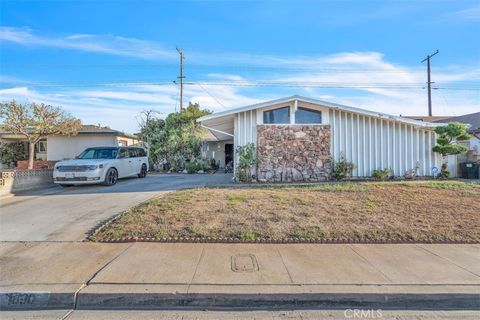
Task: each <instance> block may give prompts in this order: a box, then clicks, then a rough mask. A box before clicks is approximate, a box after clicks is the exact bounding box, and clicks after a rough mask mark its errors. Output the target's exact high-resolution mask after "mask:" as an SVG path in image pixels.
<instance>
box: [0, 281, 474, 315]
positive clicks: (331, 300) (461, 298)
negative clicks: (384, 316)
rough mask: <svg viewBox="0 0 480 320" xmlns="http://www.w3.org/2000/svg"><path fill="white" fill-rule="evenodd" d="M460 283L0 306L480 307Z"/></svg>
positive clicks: (100, 292)
mask: <svg viewBox="0 0 480 320" xmlns="http://www.w3.org/2000/svg"><path fill="white" fill-rule="evenodd" d="M312 287H313V288H312ZM455 287H456V288H451V286H448V285H447V286H436V285H427V286H420V285H413V286H412V285H408V286H395V285H392V286H388V285H387V286H382V285H381V286H378V285H352V286H345V285H331V286H321V285H320V286H308V285H305V286H302V285H286V286H275V285H260V286H259V285H252V286H244V285H232V286H227V287H225V286H221V285H190V286H189V285H161V284H158V285H151V284H150V285H149V284H136V285H135V284H115V285H112V284H92V285H88V286H86V287H84V288H83V289H81V290H80V291H79V292H62V293H49V292H33V291H25V292H2V293H0V302H1V304H0V310H2V311H3V310H11V311H15V310H17V311H18V310H48V309H75V310H125V309H128V310H145V309H209V310H212V309H222V308H236V309H269V310H270V309H286V308H313V309H346V308H368V309H403V310H407V309H416V310H429V309H435V310H480V293H479V291H478V286H468V285H466V286H455ZM282 291H283V292H282ZM8 295H10V297H13V298H10V299H14V300H15V301H14V302H16V303H15V304H7V302H8V300H6V299H7V298H8V297H7V296H8ZM10 302H12V301H10Z"/></svg>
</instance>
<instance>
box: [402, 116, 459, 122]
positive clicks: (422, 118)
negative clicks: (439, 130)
mask: <svg viewBox="0 0 480 320" xmlns="http://www.w3.org/2000/svg"><path fill="white" fill-rule="evenodd" d="M403 117H404V118H408V119H413V120H418V121H424V122H442V121H441V120H445V119H448V118H452V117H453V116H403Z"/></svg>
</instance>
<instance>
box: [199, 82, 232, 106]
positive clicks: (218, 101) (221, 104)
mask: <svg viewBox="0 0 480 320" xmlns="http://www.w3.org/2000/svg"><path fill="white" fill-rule="evenodd" d="M198 86H199V87H200V88H202V90H203V91H205V92H206V93H207V94H208V95H209V96H210V97H211V98H212V99H213V100H215V101H216V102H217V103H218V104H219V105H220V106H222V107H223V108H225V109H227V107H226V106H225V105H224V104H223V103H221V102H220V100H218V99H217V98H215V97H214V96H213V95H212V94H211V93H210V92H209V91H208V90H207V89H205V88H204V87H203V86H202V85H201V84H200V83H199V84H198Z"/></svg>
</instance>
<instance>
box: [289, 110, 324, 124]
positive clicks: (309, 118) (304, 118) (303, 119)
mask: <svg viewBox="0 0 480 320" xmlns="http://www.w3.org/2000/svg"><path fill="white" fill-rule="evenodd" d="M295 123H322V113H321V112H320V111H317V110H311V109H305V108H298V109H297V112H295Z"/></svg>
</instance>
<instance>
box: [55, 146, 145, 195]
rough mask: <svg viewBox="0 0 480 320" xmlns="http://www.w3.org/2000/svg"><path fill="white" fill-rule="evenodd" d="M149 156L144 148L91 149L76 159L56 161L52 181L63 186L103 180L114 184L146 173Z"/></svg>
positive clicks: (110, 184)
mask: <svg viewBox="0 0 480 320" xmlns="http://www.w3.org/2000/svg"><path fill="white" fill-rule="evenodd" d="M147 168H148V158H147V153H146V152H145V150H144V149H142V148H134V147H95V148H88V149H86V150H85V151H83V152H82V153H81V154H80V155H79V156H78V157H76V158H75V159H73V160H66V161H60V162H57V163H56V164H55V170H54V171H53V181H54V182H55V183H57V184H59V185H61V186H69V185H74V184H93V183H102V184H104V185H106V186H112V185H114V184H115V183H117V180H118V179H119V178H125V177H132V176H138V177H139V178H144V177H145V176H146V175H147Z"/></svg>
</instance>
